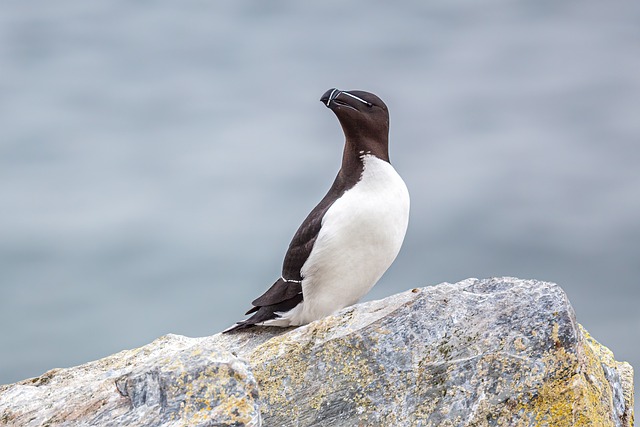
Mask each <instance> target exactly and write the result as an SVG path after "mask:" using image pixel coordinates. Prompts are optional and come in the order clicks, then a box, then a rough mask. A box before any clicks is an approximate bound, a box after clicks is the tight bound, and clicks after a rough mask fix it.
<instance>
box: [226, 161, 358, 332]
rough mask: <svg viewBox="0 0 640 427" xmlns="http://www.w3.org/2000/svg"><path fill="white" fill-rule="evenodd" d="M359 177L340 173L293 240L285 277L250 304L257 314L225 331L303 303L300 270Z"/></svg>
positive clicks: (267, 318) (248, 324)
mask: <svg viewBox="0 0 640 427" xmlns="http://www.w3.org/2000/svg"><path fill="white" fill-rule="evenodd" d="M360 173H361V171H360ZM359 176H360V175H358V176H357V179H353V178H351V179H349V178H347V179H345V178H344V177H343V176H341V174H338V176H337V177H336V179H335V181H334V182H333V185H332V186H331V189H329V192H328V193H327V194H326V195H325V196H324V198H323V199H322V200H321V201H320V203H318V205H317V206H316V207H315V208H314V209H313V210H312V211H311V213H309V215H307V218H305V220H304V221H303V222H302V225H300V227H299V228H298V231H296V234H295V235H294V236H293V239H291V243H290V244H289V249H288V250H287V253H286V255H285V257H284V262H283V265H282V277H281V278H280V279H278V280H276V282H275V283H274V284H273V285H272V286H271V287H270V288H269V289H268V290H267V291H266V292H265V293H264V294H262V295H261V296H260V297H258V298H256V299H255V300H254V301H253V302H252V303H251V304H252V305H253V306H254V307H253V308H251V309H250V310H249V311H247V312H246V313H245V314H252V313H255V314H253V316H251V317H250V318H248V319H247V320H244V321H242V322H238V323H236V325H235V326H233V327H231V328H229V329H227V330H226V331H224V332H231V331H235V330H238V329H246V328H250V327H253V326H255V325H256V324H258V323H262V322H265V321H267V320H271V319H276V318H277V317H279V316H278V314H276V313H278V312H280V313H282V312H286V311H289V310H291V309H292V308H294V307H295V306H296V305H298V304H299V303H300V302H302V300H303V295H302V283H301V282H302V279H303V277H302V272H301V270H302V266H303V265H304V263H305V262H306V261H307V259H308V258H309V254H311V250H312V249H313V245H314V244H315V242H316V239H317V238H318V233H319V232H320V228H322V218H323V217H324V215H325V214H326V213H327V211H328V210H329V208H330V207H331V205H333V203H334V202H335V201H336V199H338V198H339V197H340V196H341V195H342V194H344V192H345V191H346V190H347V189H348V188H351V187H352V186H353V185H354V184H355V183H356V182H357V181H358V179H359Z"/></svg>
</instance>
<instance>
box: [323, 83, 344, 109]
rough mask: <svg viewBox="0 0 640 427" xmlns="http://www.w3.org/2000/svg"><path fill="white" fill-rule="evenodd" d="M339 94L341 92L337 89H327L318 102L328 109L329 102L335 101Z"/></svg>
mask: <svg viewBox="0 0 640 427" xmlns="http://www.w3.org/2000/svg"><path fill="white" fill-rule="evenodd" d="M341 93H342V92H341V91H340V90H339V89H336V88H333V89H329V90H328V91H326V92H325V93H324V95H322V97H320V102H322V103H323V104H324V105H326V106H327V108H328V107H329V106H330V105H331V101H333V100H334V99H336V98H337V97H338V95H340V94H341Z"/></svg>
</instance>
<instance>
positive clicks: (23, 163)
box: [0, 0, 640, 383]
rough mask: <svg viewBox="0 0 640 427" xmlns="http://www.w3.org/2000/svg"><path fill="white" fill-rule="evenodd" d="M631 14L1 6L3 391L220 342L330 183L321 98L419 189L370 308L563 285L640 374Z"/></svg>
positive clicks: (279, 5) (511, 5)
mask: <svg viewBox="0 0 640 427" xmlns="http://www.w3.org/2000/svg"><path fill="white" fill-rule="evenodd" d="M639 22H640V3H639V2H630V1H627V2H589V1H587V2H558V1H550V0H543V1H535V2H510V1H507V0H488V1H484V2H470V1H462V0H455V1H451V0H446V1H445V0H437V1H431V2H423V1H417V0H416V1H407V2H402V3H392V2H382V1H364V0H360V1H351V2H339V1H324V2H293V1H271V2H248V1H237V0H234V1H218V2H205V1H187V2H168V1H159V2H146V1H145V2H125V1H115V0H112V1H108V2H107V1H102V2H100V1H99V2H69V1H58V2H47V1H32V2H3V3H2V4H0V76H1V79H0V362H1V363H0V383H9V382H14V381H17V380H20V379H22V378H26V377H30V376H36V375H39V374H41V373H43V372H44V371H46V370H48V369H51V368H55V367H67V366H72V365H76V364H80V363H83V362H86V361H89V360H93V359H97V358H100V357H103V356H106V355H109V354H111V353H114V352H117V351H119V350H122V349H127V348H133V347H137V346H140V345H143V344H145V343H148V342H149V341H151V340H153V339H154V338H156V337H158V336H161V335H163V334H166V333H170V332H171V333H177V334H185V335H188V336H204V335H211V334H213V333H216V332H218V331H220V330H221V329H223V328H224V327H226V326H228V325H230V324H231V323H233V322H234V321H235V320H239V319H241V318H242V313H243V312H244V311H245V310H246V309H247V308H248V307H249V302H250V301H251V300H252V299H253V298H254V297H256V296H257V295H258V294H260V293H261V292H262V291H263V290H265V289H266V287H268V286H269V285H271V283H272V282H273V281H274V280H275V278H276V277H278V275H279V273H280V267H281V262H282V257H283V255H284V252H285V250H286V248H287V245H288V243H289V240H290V238H291V237H292V235H293V233H294V232H295V230H296V229H297V227H298V225H299V223H300V222H301V221H302V219H303V218H304V217H305V216H306V214H307V212H308V211H309V210H310V209H311V208H312V207H313V206H314V205H315V203H316V202H317V201H318V200H319V199H320V198H321V197H322V196H323V195H324V193H325V191H326V190H327V189H328V187H329V185H330V184H331V182H332V180H333V178H334V176H335V173H336V172H337V170H338V168H339V162H340V156H341V149H342V143H343V137H342V133H341V130H340V127H339V125H338V122H337V120H336V119H335V117H334V116H333V114H332V113H331V112H330V111H328V110H327V109H326V108H325V107H324V106H323V105H322V104H321V103H320V102H319V101H318V100H319V98H320V95H322V93H323V92H324V91H325V90H327V89H329V88H331V87H339V88H342V89H364V90H369V91H372V92H375V93H377V94H378V95H379V96H380V97H381V98H382V99H384V100H385V102H386V103H387V105H388V106H389V108H390V111H391V160H392V163H393V164H394V165H395V167H396V169H397V170H398V171H399V172H400V174H401V175H402V176H403V177H404V179H405V181H406V183H407V185H408V187H409V190H410V192H411V195H412V217H411V223H410V227H409V231H408V234H407V238H406V241H405V245H404V247H403V250H402V252H401V254H400V255H399V257H398V259H397V261H396V263H395V264H394V265H393V266H392V268H391V269H390V270H389V271H388V272H387V274H386V275H385V276H384V277H383V279H382V280H381V281H380V282H379V283H378V285H377V286H376V288H374V290H373V291H372V292H371V293H370V294H369V295H368V296H367V298H366V299H377V298H382V297H384V296H387V295H391V294H393V293H396V292H400V291H403V290H406V289H409V288H413V287H417V286H426V285H429V284H436V283H439V282H443V281H448V282H455V281H458V280H462V279H465V278H467V277H489V276H503V275H510V276H517V277H521V278H537V279H543V280H549V281H554V282H557V283H559V284H560V285H561V286H562V287H563V288H564V289H565V291H566V292H567V293H568V296H569V298H570V300H571V302H572V303H573V306H574V308H575V310H576V312H577V317H578V321H579V322H580V323H582V324H583V325H584V326H585V327H586V328H587V329H588V330H589V331H590V332H591V333H592V334H593V335H594V336H595V337H596V338H597V339H598V340H600V341H601V342H602V343H603V344H605V345H607V346H608V347H610V348H611V349H612V350H613V351H614V352H615V355H616V357H617V359H618V360H627V361H630V362H631V363H632V364H633V365H634V366H635V368H636V369H638V368H640V351H639V349H640V339H639V338H640V310H638V302H639V300H640V298H638V296H639V295H640V289H639V283H638V282H639V278H640V221H639V218H640V172H639V167H640V162H639V161H640V146H639V143H640V140H639V139H640V138H639V137H640V77H639V76H640V54H639V48H640V25H638V23H639Z"/></svg>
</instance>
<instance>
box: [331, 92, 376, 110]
mask: <svg viewBox="0 0 640 427" xmlns="http://www.w3.org/2000/svg"><path fill="white" fill-rule="evenodd" d="M340 93H343V94H345V95H347V96H350V97H352V98H353V99H357V100H358V101H360V102H362V103H363V104H365V105H367V106H369V107H371V103H370V102H367V101H365V100H364V99H362V98H360V97H358V96H355V95H353V94H351V93H349V92H340ZM331 94H332V95H333V92H331ZM329 98H331V97H329Z"/></svg>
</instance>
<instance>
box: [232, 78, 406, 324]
mask: <svg viewBox="0 0 640 427" xmlns="http://www.w3.org/2000/svg"><path fill="white" fill-rule="evenodd" d="M320 101H322V102H323V103H324V104H325V105H326V106H327V107H328V108H329V109H331V111H333V113H334V114H335V115H336V116H337V117H338V120H339V121H340V125H341V126H342V130H343V132H344V135H345V145H344V151H343V155H342V167H341V168H340V171H339V172H338V176H337V177H336V179H335V181H334V182H333V185H332V186H331V188H330V189H329V192H328V193H327V194H326V195H325V196H324V198H323V199H322V200H321V201H320V203H318V205H317V206H316V207H315V208H314V209H313V210H312V211H311V213H310V214H309V215H308V216H307V218H306V219H305V220H304V222H303V223H302V225H300V228H298V231H297V232H296V234H295V235H294V236H293V240H291V243H290V244H289V249H288V250H287V253H286V255H285V257H284V263H283V266H282V277H280V278H279V279H278V280H276V282H275V283H274V284H273V286H271V288H269V289H268V290H267V291H266V292H265V293H264V294H263V295H262V296H260V297H259V298H257V299H256V300H254V301H253V302H252V304H253V306H254V307H253V308H252V309H251V310H249V311H248V312H247V313H246V314H247V315H248V314H253V315H252V316H251V317H249V318H248V319H247V320H244V321H240V322H238V323H236V324H235V325H234V326H232V327H230V328H229V329H227V330H226V331H224V332H231V331H234V330H238V329H245V328H250V327H253V326H256V325H259V326H281V327H286V326H297V325H304V324H307V323H309V322H312V321H314V320H317V319H321V318H323V317H325V316H327V315H330V314H332V313H333V312H335V311H337V310H339V309H341V308H344V307H347V306H349V305H352V304H354V303H356V302H357V301H358V300H359V299H360V298H362V297H363V296H364V295H365V294H366V293H367V292H369V290H370V289H371V288H372V287H373V285H375V283H376V282H377V281H378V279H380V277H381V276H382V275H383V274H384V272H385V271H386V270H387V269H388V268H389V266H390V265H391V263H392V262H393V260H394V259H395V258H396V256H397V255H398V252H399V251H400V246H402V241H403V240H404V235H405V233H406V230H407V224H408V222H409V192H408V191H407V187H406V185H405V183H404V181H403V180H402V178H400V175H398V173H397V172H396V171H395V169H394V168H393V166H391V164H390V163H389V149H388V143H389V112H388V110H387V106H386V105H385V104H384V102H382V100H381V99H380V98H378V97H377V96H376V95H374V94H372V93H369V92H363V91H356V90H354V91H341V90H338V89H330V90H328V91H327V92H326V93H325V94H324V95H322V98H320Z"/></svg>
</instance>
